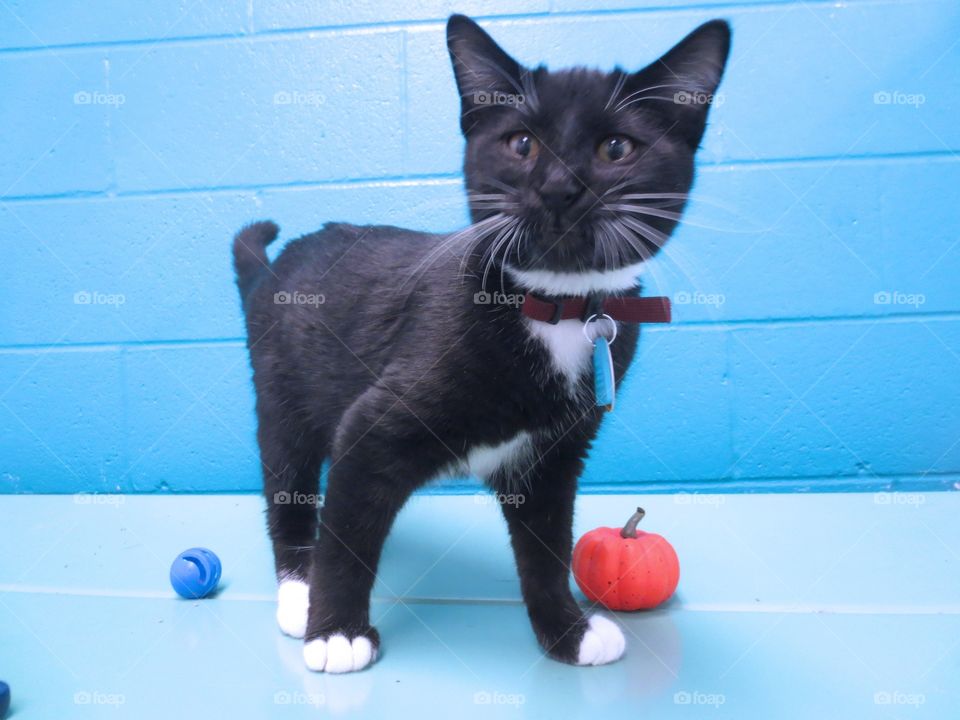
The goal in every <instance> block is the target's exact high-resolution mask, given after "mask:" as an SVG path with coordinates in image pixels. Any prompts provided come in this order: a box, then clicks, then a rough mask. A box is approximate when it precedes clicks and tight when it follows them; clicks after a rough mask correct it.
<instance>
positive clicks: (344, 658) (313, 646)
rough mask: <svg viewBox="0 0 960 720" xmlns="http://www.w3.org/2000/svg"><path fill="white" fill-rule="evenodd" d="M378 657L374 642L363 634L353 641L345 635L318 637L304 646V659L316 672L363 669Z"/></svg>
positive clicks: (341, 671) (343, 671) (342, 671)
mask: <svg viewBox="0 0 960 720" xmlns="http://www.w3.org/2000/svg"><path fill="white" fill-rule="evenodd" d="M376 658H377V651H376V650H375V649H374V647H373V643H371V642H370V640H368V639H367V638H365V637H363V636H360V637H355V638H354V639H353V642H351V641H350V640H348V639H347V637H346V636H345V635H331V636H330V637H329V638H327V639H326V640H322V639H320V638H318V639H316V640H311V641H310V642H308V643H307V644H306V645H304V646H303V660H304V662H305V663H306V664H307V667H308V668H310V669H311V670H315V671H316V672H328V673H345V672H355V671H357V670H363V669H364V668H365V667H366V666H367V665H369V664H370V663H372V662H373V661H374V660H376Z"/></svg>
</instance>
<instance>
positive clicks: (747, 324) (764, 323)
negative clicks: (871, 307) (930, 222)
mask: <svg viewBox="0 0 960 720" xmlns="http://www.w3.org/2000/svg"><path fill="white" fill-rule="evenodd" d="M954 320H960V311H956V310H945V311H942V312H923V313H909V312H904V313H891V314H889V315H829V316H823V317H785V318H744V319H741V320H716V321H696V322H682V321H674V322H673V323H671V324H670V325H668V326H663V327H658V326H653V325H651V326H650V327H649V328H646V329H644V333H659V332H683V331H688V330H707V331H711V332H724V331H727V330H733V329H737V328H745V329H752V328H759V329H763V328H779V327H787V326H804V325H810V326H815V325H831V324H857V323H864V322H870V323H877V324H881V325H883V324H891V325H894V324H912V323H918V322H937V321H940V322H950V321H954ZM244 343H245V340H244V339H243V338H241V337H228V338H191V339H179V340H178V339H157V340H150V341H147V342H134V341H114V342H106V341H105V342H96V341H91V342H80V343H61V344H52V343H9V344H4V345H0V355H16V354H26V353H34V352H101V351H110V350H114V351H115V350H119V349H120V348H128V349H131V350H138V349H140V350H153V349H161V348H165V347H197V348H202V347H228V346H236V347H243V346H244Z"/></svg>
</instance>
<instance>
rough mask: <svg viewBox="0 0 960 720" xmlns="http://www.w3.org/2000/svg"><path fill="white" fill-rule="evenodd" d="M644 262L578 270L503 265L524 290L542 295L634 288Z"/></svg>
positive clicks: (616, 290) (582, 293)
mask: <svg viewBox="0 0 960 720" xmlns="http://www.w3.org/2000/svg"><path fill="white" fill-rule="evenodd" d="M644 265H645V263H644V262H642V261H641V262H638V263H634V264H633V265H625V266H623V267H621V268H617V269H616V270H585V271H582V272H562V271H555V270H529V269H520V268H515V267H513V266H511V265H507V271H508V272H509V273H510V277H512V278H513V279H514V280H515V281H516V282H517V284H519V285H521V286H523V287H524V288H526V289H527V290H532V291H534V292H540V293H544V294H546V295H587V294H589V293H617V292H624V291H626V290H630V289H632V288H634V287H636V286H637V283H638V281H639V277H640V274H641V273H642V272H643V270H644Z"/></svg>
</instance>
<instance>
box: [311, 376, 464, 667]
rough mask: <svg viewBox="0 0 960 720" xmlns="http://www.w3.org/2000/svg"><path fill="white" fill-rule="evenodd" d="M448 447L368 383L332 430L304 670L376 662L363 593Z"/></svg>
mask: <svg viewBox="0 0 960 720" xmlns="http://www.w3.org/2000/svg"><path fill="white" fill-rule="evenodd" d="M442 453H449V451H448V450H446V449H445V448H444V447H443V445H442V443H438V441H437V439H436V436H432V435H430V434H429V431H428V430H427V429H426V428H425V426H424V425H423V424H422V423H420V422H418V421H417V420H416V418H415V417H413V416H412V415H411V413H410V411H409V410H407V409H406V406H405V405H403V404H398V403H397V401H396V396H395V395H393V394H392V393H389V392H386V391H384V390H383V389H381V388H374V389H371V390H370V391H369V392H368V393H366V394H364V395H363V396H362V397H361V398H360V399H359V400H357V401H356V402H355V404H354V406H353V407H351V409H350V410H348V411H347V413H346V415H345V420H344V421H343V423H342V425H341V427H340V428H338V430H337V435H336V439H335V441H334V447H333V452H332V456H331V466H330V471H329V475H328V479H327V492H326V494H325V496H324V504H323V509H322V510H321V512H320V526H319V535H318V538H317V543H316V546H315V548H314V550H313V557H312V564H311V569H310V609H309V614H308V617H307V631H306V642H305V644H304V648H303V657H304V661H305V662H306V665H307V667H308V668H309V669H311V670H314V671H323V672H328V673H341V672H353V671H357V670H362V669H363V668H365V667H366V666H368V665H369V664H370V663H372V662H373V661H374V660H376V658H377V655H378V652H379V648H380V635H379V633H378V632H377V630H376V628H374V627H373V626H372V625H371V623H370V593H371V590H372V588H373V583H374V581H375V579H376V573H377V565H378V564H379V562H380V554H381V551H382V549H383V544H384V541H385V540H386V538H387V534H388V533H389V532H390V528H391V526H392V524H393V521H394V518H395V517H396V515H397V512H398V511H399V510H400V508H401V507H402V506H403V505H404V503H405V502H406V501H407V499H408V498H409V497H410V494H411V493H412V492H413V490H414V489H415V488H416V487H417V486H418V485H419V484H421V483H422V482H423V481H425V480H426V479H427V478H428V477H429V474H430V472H431V471H433V470H434V469H435V468H436V467H438V466H439V464H440V462H441V459H440V458H441V454H442Z"/></svg>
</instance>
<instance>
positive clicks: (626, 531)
mask: <svg viewBox="0 0 960 720" xmlns="http://www.w3.org/2000/svg"><path fill="white" fill-rule="evenodd" d="M644 515H646V513H645V512H644V511H643V508H639V507H638V508H637V511H636V512H635V513H634V514H633V515H631V516H630V519H629V520H627V524H626V525H624V526H623V530H621V531H620V537H622V538H635V537H636V536H637V525H639V524H640V521H641V520H643V516H644Z"/></svg>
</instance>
